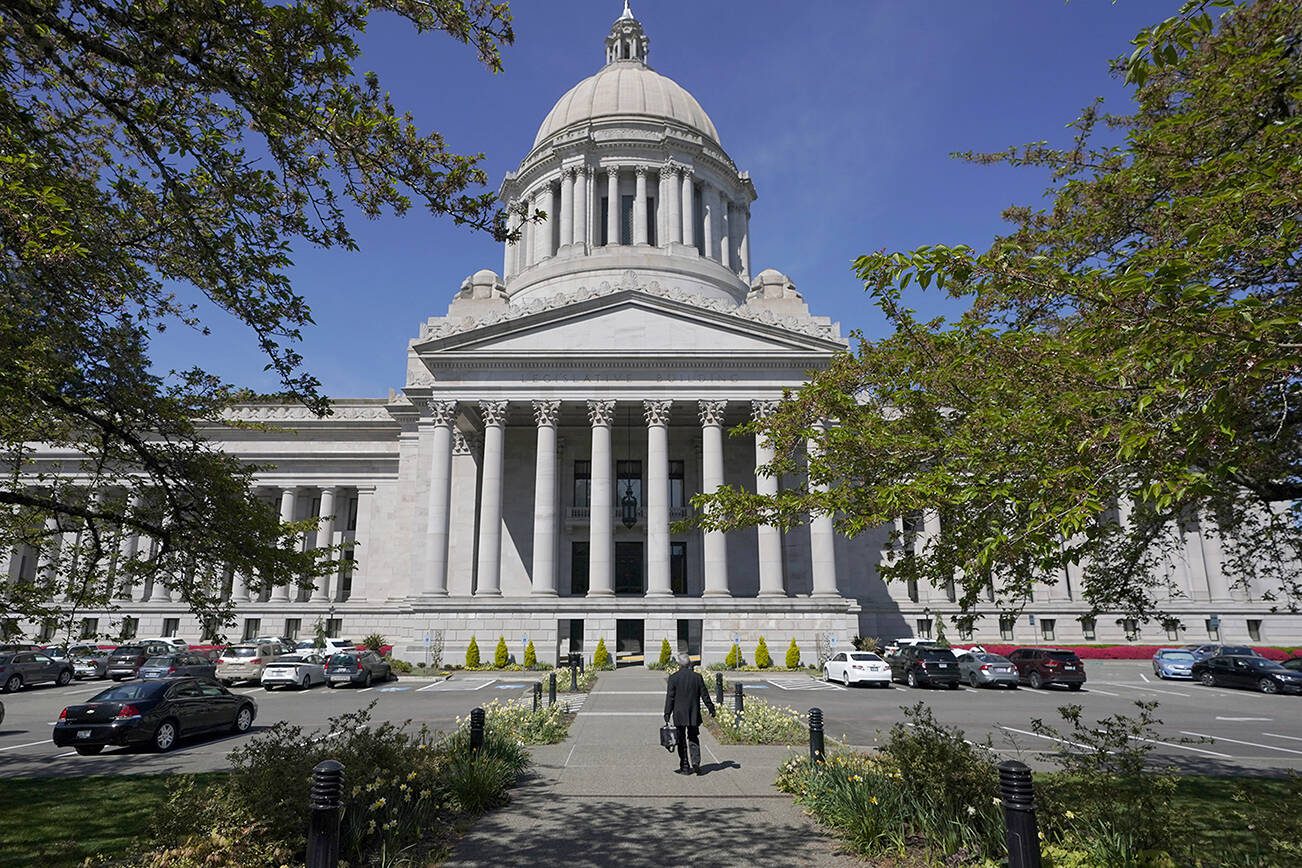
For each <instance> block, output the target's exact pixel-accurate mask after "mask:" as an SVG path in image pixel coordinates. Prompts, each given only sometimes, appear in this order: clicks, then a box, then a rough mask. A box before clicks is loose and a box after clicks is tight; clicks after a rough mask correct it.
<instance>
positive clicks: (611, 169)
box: [606, 166, 619, 178]
mask: <svg viewBox="0 0 1302 868" xmlns="http://www.w3.org/2000/svg"><path fill="white" fill-rule="evenodd" d="M606 174H607V175H609V176H610V177H611V178H617V177H619V166H607V167H606Z"/></svg>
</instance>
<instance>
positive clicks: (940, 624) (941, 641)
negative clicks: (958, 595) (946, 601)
mask: <svg viewBox="0 0 1302 868" xmlns="http://www.w3.org/2000/svg"><path fill="white" fill-rule="evenodd" d="M936 644H937V645H939V646H940V647H941V648H948V647H949V640H948V639H946V638H945V619H944V618H942V617H940V613H939V612H937V613H936Z"/></svg>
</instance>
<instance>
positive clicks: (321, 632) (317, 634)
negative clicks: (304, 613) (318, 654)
mask: <svg viewBox="0 0 1302 868" xmlns="http://www.w3.org/2000/svg"><path fill="white" fill-rule="evenodd" d="M326 638H327V636H326V628H325V621H322V620H321V619H320V618H317V619H316V623H315V624H313V625H312V647H313V648H315V649H317V650H318V651H324V650H325V646H326Z"/></svg>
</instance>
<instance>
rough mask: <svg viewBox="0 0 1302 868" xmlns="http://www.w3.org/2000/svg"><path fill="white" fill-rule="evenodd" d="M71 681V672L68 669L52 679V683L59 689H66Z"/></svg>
mask: <svg viewBox="0 0 1302 868" xmlns="http://www.w3.org/2000/svg"><path fill="white" fill-rule="evenodd" d="M71 681H72V672H71V671H70V670H68V669H64V670H63V671H61V672H60V673H59V677H58V678H56V679H54V683H55V684H57V685H59V686H60V687H67V686H68V684H69V683H70V682H71Z"/></svg>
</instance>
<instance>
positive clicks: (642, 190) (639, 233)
mask: <svg viewBox="0 0 1302 868" xmlns="http://www.w3.org/2000/svg"><path fill="white" fill-rule="evenodd" d="M646 172H647V168H646V166H638V167H637V168H635V169H634V170H633V173H634V174H635V175H636V177H637V187H636V192H635V193H634V195H633V243H634V244H637V245H639V246H643V247H645V246H646V244H647V225H646V224H647V219H646V211H647V208H646Z"/></svg>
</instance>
